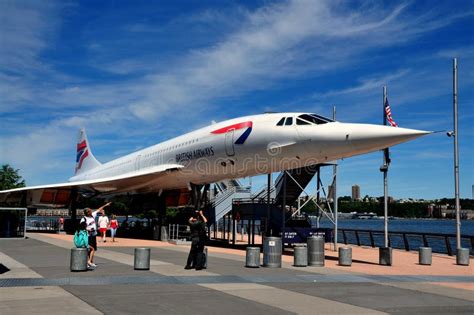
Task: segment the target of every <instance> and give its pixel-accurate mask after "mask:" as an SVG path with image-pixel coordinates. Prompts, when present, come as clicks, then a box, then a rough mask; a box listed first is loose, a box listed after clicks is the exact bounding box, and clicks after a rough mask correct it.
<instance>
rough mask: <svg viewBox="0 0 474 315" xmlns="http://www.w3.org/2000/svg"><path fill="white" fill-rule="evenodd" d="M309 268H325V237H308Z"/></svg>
mask: <svg viewBox="0 0 474 315" xmlns="http://www.w3.org/2000/svg"><path fill="white" fill-rule="evenodd" d="M307 242H308V266H316V267H324V236H311V237H308V240H307Z"/></svg>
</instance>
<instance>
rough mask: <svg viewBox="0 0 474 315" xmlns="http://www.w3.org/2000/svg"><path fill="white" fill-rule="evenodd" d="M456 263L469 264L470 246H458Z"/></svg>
mask: <svg viewBox="0 0 474 315" xmlns="http://www.w3.org/2000/svg"><path fill="white" fill-rule="evenodd" d="M456 264H458V265H461V266H469V248H458V249H457V251H456Z"/></svg>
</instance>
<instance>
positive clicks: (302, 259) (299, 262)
mask: <svg viewBox="0 0 474 315" xmlns="http://www.w3.org/2000/svg"><path fill="white" fill-rule="evenodd" d="M293 251H294V252H293V266H295V267H306V266H308V247H306V245H296V246H295V247H294V248H293Z"/></svg>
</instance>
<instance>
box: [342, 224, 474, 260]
mask: <svg viewBox="0 0 474 315" xmlns="http://www.w3.org/2000/svg"><path fill="white" fill-rule="evenodd" d="M338 239H339V240H342V241H343V242H344V244H356V245H358V246H361V245H365V246H372V247H383V246H384V232H383V231H374V230H357V229H339V231H338ZM388 240H389V246H390V247H393V248H400V249H405V250H407V251H409V250H415V249H418V248H419V247H431V248H432V250H433V252H436V253H444V254H448V255H450V256H452V255H454V254H455V253H456V252H455V249H456V234H439V233H423V232H389V238H388ZM461 244H462V247H464V248H469V250H470V254H471V255H474V250H473V248H474V236H473V235H461Z"/></svg>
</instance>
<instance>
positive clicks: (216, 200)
mask: <svg viewBox="0 0 474 315" xmlns="http://www.w3.org/2000/svg"><path fill="white" fill-rule="evenodd" d="M215 187H216V190H217V193H216V194H215V195H214V196H213V197H212V198H211V199H210V204H211V208H213V209H214V215H213V216H211V218H210V219H211V220H210V223H211V224H212V223H214V222H218V221H219V220H220V219H222V217H224V215H226V214H227V213H228V212H230V211H232V203H233V200H234V199H246V198H249V197H250V196H251V189H250V187H245V186H242V185H241V184H240V182H239V181H238V180H236V179H232V180H227V181H222V182H218V183H216V184H215Z"/></svg>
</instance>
